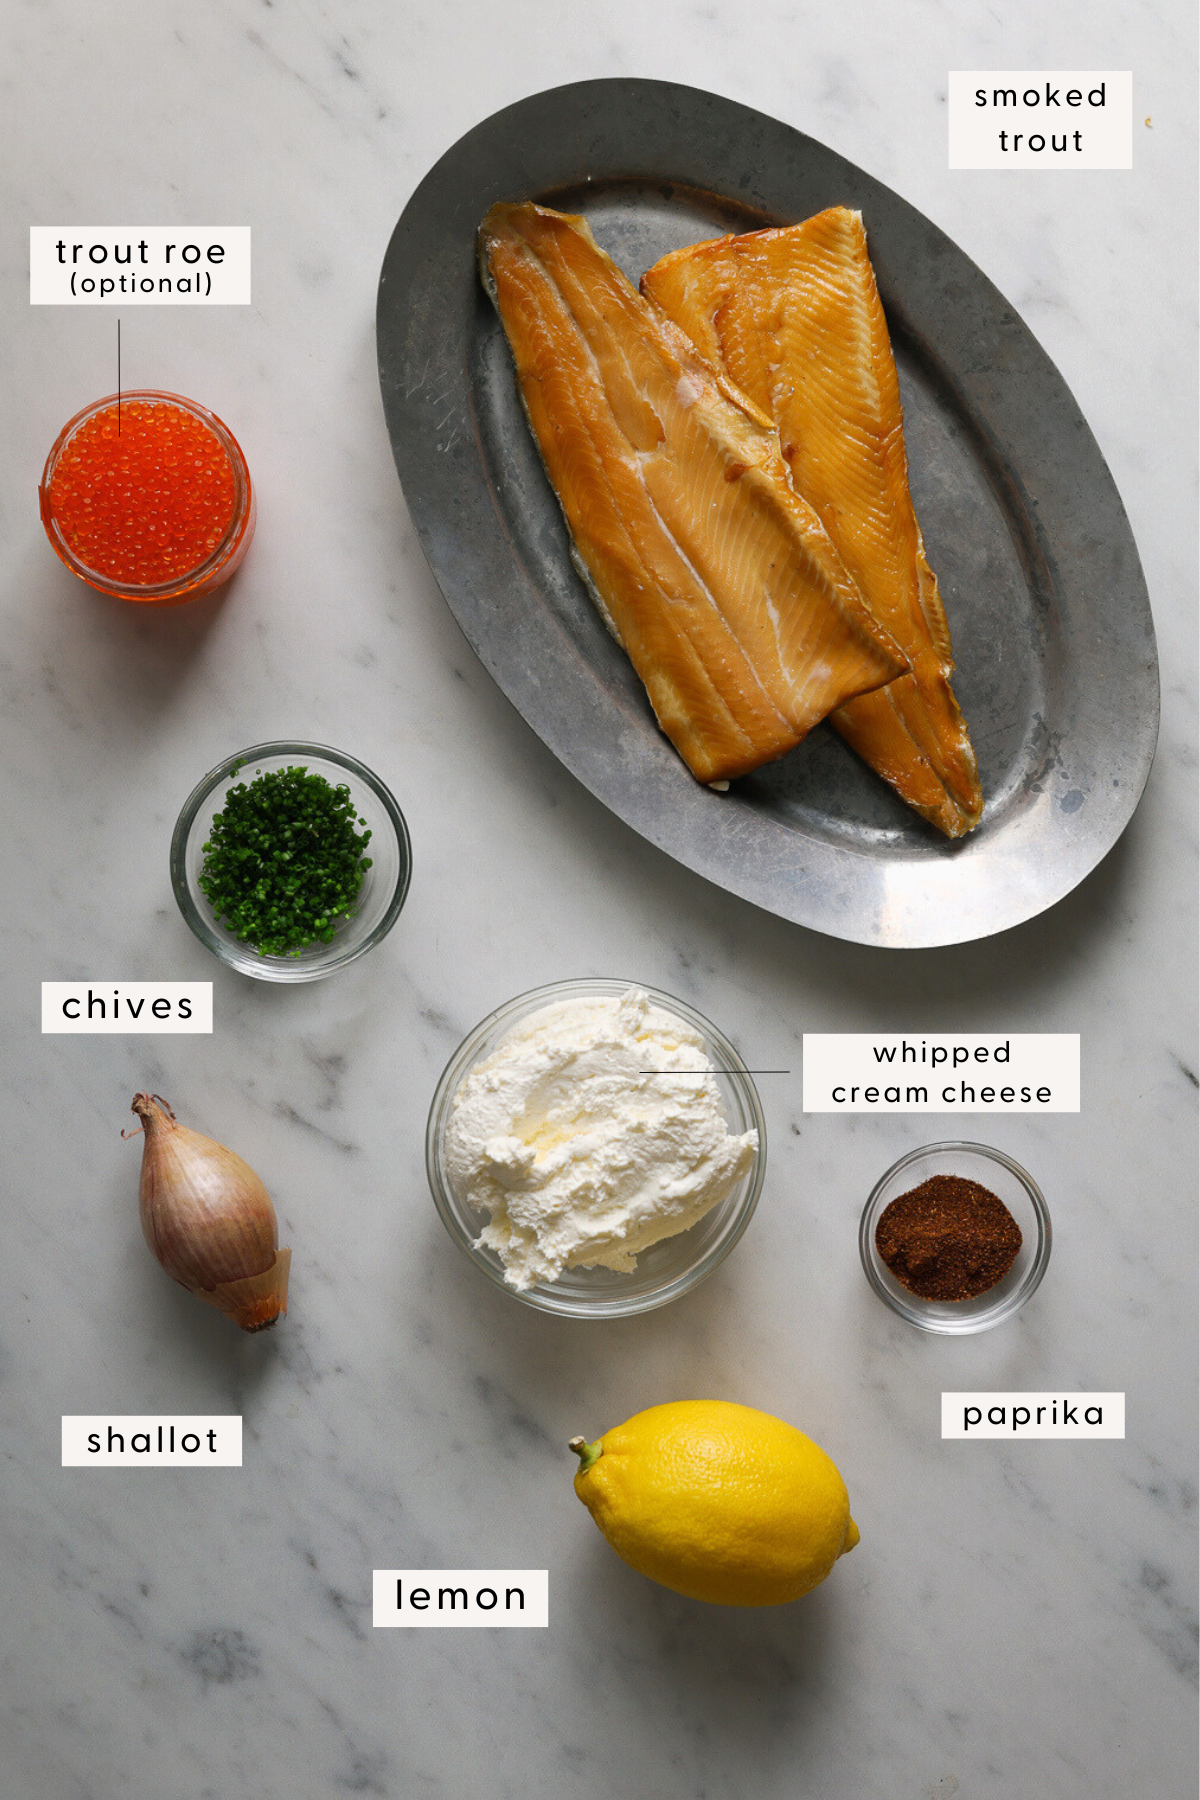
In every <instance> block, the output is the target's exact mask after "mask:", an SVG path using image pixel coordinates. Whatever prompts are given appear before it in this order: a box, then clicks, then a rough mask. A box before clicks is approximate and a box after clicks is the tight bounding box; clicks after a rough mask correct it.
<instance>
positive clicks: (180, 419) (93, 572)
mask: <svg viewBox="0 0 1200 1800" xmlns="http://www.w3.org/2000/svg"><path fill="white" fill-rule="evenodd" d="M38 493H39V497H40V499H41V506H42V522H43V524H44V525H45V527H46V535H47V536H48V537H49V539H50V542H51V543H52V544H53V546H54V548H55V550H56V551H57V552H58V555H59V556H60V557H61V558H62V560H63V562H64V563H66V565H67V567H68V569H70V570H71V572H72V574H73V575H78V576H79V578H80V580H81V581H86V582H87V583H88V584H89V586H91V587H94V588H98V589H99V591H100V592H101V593H102V594H114V595H116V596H117V597H118V598H119V599H122V600H139V601H144V602H149V603H151V604H153V605H158V606H174V605H177V604H178V603H179V602H180V601H183V600H195V599H197V598H198V597H199V596H200V595H201V594H210V593H211V592H212V590H213V589H214V588H217V587H220V585H221V583H222V582H223V581H228V579H229V577H230V576H231V575H232V574H233V572H234V570H235V569H236V568H237V567H238V564H239V563H240V562H241V560H242V558H243V556H245V554H246V551H247V549H248V548H249V544H250V539H251V538H252V537H253V535H254V512H255V507H254V491H253V489H252V488H251V485H250V471H249V469H248V468H247V467H246V459H245V457H244V456H243V455H242V452H241V449H240V447H239V445H238V442H237V439H236V438H235V437H234V435H233V433H232V432H231V431H230V430H229V429H228V427H227V426H225V425H223V424H222V423H221V421H220V419H218V418H217V416H216V414H215V413H211V412H209V411H208V409H207V407H204V406H198V405H197V404H196V402H195V401H194V400H185V399H184V398H183V397H182V395H180V394H163V393H159V392H157V391H155V390H153V389H148V388H147V389H142V390H139V391H135V392H132V393H127V394H122V395H120V397H119V399H118V396H117V395H116V394H110V395H109V396H108V397H107V399H104V400H97V401H95V403H94V404H93V405H91V406H85V407H84V409H83V411H82V412H79V413H76V415H75V417H74V418H73V419H71V420H69V421H68V423H67V424H66V425H64V426H63V428H62V430H61V432H60V433H59V435H58V441H57V442H56V443H55V445H54V448H53V449H52V450H51V452H50V455H49V456H48V457H47V459H46V468H45V471H44V473H43V475H42V484H41V487H40V488H39V490H38Z"/></svg>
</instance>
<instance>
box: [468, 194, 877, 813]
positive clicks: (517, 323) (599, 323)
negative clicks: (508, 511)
mask: <svg viewBox="0 0 1200 1800" xmlns="http://www.w3.org/2000/svg"><path fill="white" fill-rule="evenodd" d="M479 259H480V270H481V274H482V278H483V282H484V286H485V288H486V289H487V292H488V294H489V295H490V296H491V298H492V300H493V302H494V304H495V306H496V309H497V312H498V313H499V315H500V320H501V323H502V325H503V327H504V331H505V334H506V336H507V338H508V342H509V347H510V349H511V351H512V354H513V359H514V362H515V364H516V373H517V381H518V386H519V390H520V394H521V399H522V402H523V405H524V408H525V412H526V415H527V417H528V419H529V423H530V426H531V428H532V430H533V433H534V436H535V438H536V440H537V444H538V448H539V450H540V452H541V456H542V461H543V463H544V464H545V467H546V471H547V474H548V476H549V478H550V481H551V483H552V485H553V487H554V490H555V493H556V494H557V496H558V499H559V502H560V504H561V506H562V509H563V513H564V515H565V517H566V521H567V525H568V527H569V530H570V533H571V538H572V556H573V559H574V561H575V563H576V566H577V567H578V569H579V570H580V573H581V574H582V576H583V577H584V580H585V583H586V584H587V586H588V588H589V591H590V592H591V594H592V597H593V599H594V600H595V601H596V604H597V605H598V607H599V608H600V610H601V613H602V614H603V616H604V618H605V621H606V623H607V624H608V626H609V628H610V630H612V632H613V633H614V635H615V636H616V637H617V638H618V640H619V641H620V643H621V644H622V645H623V647H624V649H625V651H626V653H627V654H628V656H629V657H630V660H631V661H632V663H633V665H634V667H635V669H636V670H637V672H638V675H639V676H640V677H641V679H642V682H643V683H644V685H645V687H646V691H647V693H648V695H649V697H650V702H651V705H652V706H653V708H654V712H655V715H656V717H657V719H658V722H659V724H660V725H661V727H662V729H663V731H664V732H665V733H666V735H667V736H668V737H669V738H670V740H671V742H672V743H673V744H674V745H675V747H676V749H677V750H678V751H679V753H680V755H681V756H682V757H683V759H684V761H685V762H686V763H687V765H688V767H689V768H690V769H691V771H692V773H693V774H694V775H695V776H696V777H697V779H698V780H700V781H704V782H714V781H727V780H729V779H730V778H732V777H734V776H738V775H743V774H746V773H748V772H749V771H750V770H752V769H755V768H758V767H759V766H760V765H761V764H763V763H765V762H769V761H772V760H774V759H775V758H776V757H779V756H782V755H783V754H784V753H785V752H786V751H788V750H790V749H791V748H792V747H793V746H794V745H795V744H797V743H799V742H800V740H801V739H802V738H803V737H804V736H805V735H806V734H807V733H808V732H809V731H810V730H811V728H812V727H813V726H814V725H815V724H816V723H817V722H818V720H820V719H822V718H824V717H825V716H826V715H827V714H828V713H829V712H831V711H832V710H833V709H834V708H835V707H838V706H840V705H842V704H843V703H844V702H845V701H846V700H848V699H850V698H852V697H853V696H854V695H856V694H861V693H865V692H867V691H869V690H871V689H873V688H877V687H879V686H881V685H882V684H883V683H885V682H887V681H890V680H892V679H894V677H895V676H896V675H898V674H900V673H902V672H903V671H904V670H905V669H906V668H907V666H908V662H907V658H906V657H905V656H904V655H903V654H902V653H901V652H900V651H899V650H898V648H897V646H896V643H895V641H894V639H893V637H892V636H891V634H890V633H889V632H888V631H887V630H886V629H885V628H884V627H882V626H880V625H879V624H878V622H877V621H876V620H875V618H874V617H873V615H872V614H871V612H870V610H869V609H868V607H867V606H866V604H865V603H864V601H863V599H862V596H861V594H860V593H859V591H858V589H857V587H856V585H855V583H854V581H853V580H852V579H851V577H850V576H849V574H848V573H847V571H846V568H845V565H844V563H843V561H842V558H841V557H840V556H839V554H838V552H837V551H836V549H835V548H834V546H833V544H832V542H831V540H830V537H829V534H828V533H827V531H826V530H825V528H824V526H823V525H822V524H821V522H820V520H819V519H818V518H817V516H816V514H815V512H814V511H813V509H812V508H811V506H809V504H808V503H807V502H806V501H805V500H803V499H802V498H801V497H800V496H799V495H798V494H797V493H796V491H795V489H794V487H793V486H792V483H791V481H790V480H789V478H788V473H787V469H786V465H785V464H784V461H783V458H782V455H781V452H780V446H779V439H778V434H777V433H776V431H775V429H774V426H773V425H772V423H771V421H770V419H769V418H768V417H766V416H765V415H764V414H763V413H762V412H761V411H760V409H759V408H758V407H757V406H756V405H755V404H753V403H752V402H751V401H750V400H748V399H747V398H746V396H745V395H744V394H742V393H740V392H739V391H738V390H737V388H736V387H735V386H734V385H733V384H732V383H731V382H730V381H729V379H728V378H727V377H726V376H725V375H723V374H721V373H720V372H719V371H714V370H712V369H710V368H708V367H707V366H706V365H705V363H704V362H703V361H702V359H701V358H700V357H699V356H698V355H697V353H696V350H695V348H694V346H693V345H692V344H691V343H690V341H689V340H688V339H687V337H686V336H685V335H684V334H683V333H682V332H681V331H680V330H679V329H678V328H677V327H676V326H675V325H673V324H672V323H671V322H670V320H668V319H667V318H665V316H664V315H663V314H662V313H661V312H660V311H659V310H658V309H657V307H655V306H653V305H651V304H650V303H649V302H648V301H647V300H645V299H644V298H643V297H642V296H641V295H639V293H638V292H637V290H636V288H634V287H633V285H632V284H631V283H630V282H629V281H628V280H627V279H626V277H625V276H624V275H623V274H622V272H621V271H620V269H618V268H617V266H616V264H615V263H614V262H613V261H612V259H611V258H610V257H609V256H607V255H606V254H605V252H604V251H603V250H601V249H600V247H599V246H598V245H597V243H596V242H595V239H594V238H593V236H592V233H591V230H590V229H589V227H588V225H587V223H586V221H585V220H584V219H582V218H579V217H576V216H572V215H568V214H564V213H558V212H555V211H553V210H552V209H550V208H548V207H542V206H536V205H534V204H532V203H530V202H526V203H522V204H518V205H508V204H500V205H497V206H494V207H493V208H492V209H491V211H490V212H489V213H488V215H487V217H486V218H485V219H484V221H483V224H482V226H481V227H480V233H479Z"/></svg>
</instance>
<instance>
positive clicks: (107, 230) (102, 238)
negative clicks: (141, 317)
mask: <svg viewBox="0 0 1200 1800" xmlns="http://www.w3.org/2000/svg"><path fill="white" fill-rule="evenodd" d="M60 240H61V241H62V243H63V245H64V252H63V254H64V256H65V258H66V260H65V261H63V262H60V261H59V254H58V245H59V242H60ZM142 243H144V244H145V246H146V261H145V262H144V263H143V262H142V261H141V258H140V251H139V248H138V247H139V245H140V244H142ZM76 244H80V245H82V246H83V248H82V249H81V250H80V252H79V259H78V261H77V262H75V263H72V262H71V260H70V259H71V256H72V252H73V246H74V245H76ZM216 244H220V246H221V248H222V249H223V250H224V252H225V254H224V257H223V258H222V260H221V261H220V262H219V263H211V262H209V260H208V254H207V252H208V250H209V248H210V246H213V245H216ZM92 245H96V246H98V247H99V246H103V248H104V249H105V250H106V251H107V253H108V254H107V260H106V261H104V262H102V263H97V262H92V261H91V260H90V259H89V256H88V251H89V249H90V248H91V246H92ZM168 245H174V248H173V249H172V251H171V254H170V261H168V260H167V246H168ZM192 245H195V246H196V247H197V248H198V249H199V251H200V257H199V260H198V261H197V262H184V261H183V251H184V247H185V246H188V247H189V248H190V246H192ZM114 247H119V248H120V250H121V252H122V254H124V252H125V250H126V248H127V247H130V249H131V255H132V258H133V260H132V261H131V262H128V263H124V262H122V263H117V262H114V260H113V251H114ZM72 275H74V276H75V277H76V281H75V289H74V292H72V287H71V277H72ZM184 275H186V276H187V277H188V278H189V285H190V287H191V292H185V293H182V294H181V293H179V292H177V289H176V284H177V281H178V278H179V277H180V276H184ZM196 275H200V276H202V277H204V276H209V277H211V281H209V282H205V281H203V280H202V281H201V283H200V289H199V291H197V287H196V283H195V281H194V280H192V279H191V278H192V277H194V276H196ZM122 276H124V277H125V278H126V291H125V292H124V293H122V292H121V282H120V277H122ZM84 277H86V278H87V279H88V280H91V281H94V282H95V284H96V285H95V287H94V288H93V290H92V291H91V292H90V293H88V292H85V291H84V289H83V287H82V285H81V282H82V278H84ZM135 277H136V281H137V283H141V282H142V281H152V282H153V284H154V285H153V289H152V290H151V291H149V292H147V291H146V290H145V289H143V288H141V287H140V286H137V287H135V290H134V291H133V292H130V291H129V288H130V283H131V281H132V280H133V278H135ZM106 278H107V279H108V280H109V281H111V282H112V283H113V286H112V288H111V289H110V290H109V291H108V292H107V293H102V292H101V286H100V284H101V282H102V281H103V280H104V279H106ZM160 278H169V279H170V283H171V286H170V289H169V291H167V292H165V293H164V292H160V290H159V280H160ZM29 304H30V305H31V306H120V307H122V308H124V307H127V306H249V305H250V227H249V225H31V226H30V227H29Z"/></svg>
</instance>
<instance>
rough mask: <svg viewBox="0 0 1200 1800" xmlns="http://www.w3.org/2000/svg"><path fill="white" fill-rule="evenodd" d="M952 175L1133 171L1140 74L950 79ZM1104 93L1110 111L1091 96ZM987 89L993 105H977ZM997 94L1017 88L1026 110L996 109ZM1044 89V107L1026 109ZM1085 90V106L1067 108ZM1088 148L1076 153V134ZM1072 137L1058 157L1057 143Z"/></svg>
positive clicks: (1017, 72)
mask: <svg viewBox="0 0 1200 1800" xmlns="http://www.w3.org/2000/svg"><path fill="white" fill-rule="evenodd" d="M947 83H948V85H947V96H948V101H949V105H948V108H947V110H948V113H949V120H950V153H949V154H950V161H949V166H950V168H952V169H1021V170H1029V169H1058V170H1063V169H1068V170H1069V169H1132V167H1133V75H1132V73H1131V71H1130V70H1128V69H1091V70H1087V69H1085V70H1079V69H1076V70H1074V71H1067V72H1066V73H1063V72H1062V71H1060V70H1058V69H954V70H952V71H951V72H950V74H949V76H948V77H947ZM1047 85H1049V87H1050V88H1051V90H1055V89H1057V90H1058V96H1059V103H1058V105H1057V106H1047V105H1046V104H1045V98H1046V88H1047ZM1101 86H1103V88H1104V105H1103V106H1102V107H1101V106H1089V105H1088V99H1087V97H1088V95H1089V94H1090V93H1092V92H1094V91H1095V90H1096V89H1098V88H1100V87H1101ZM977 88H982V89H983V90H984V91H985V93H986V95H987V99H988V104H987V105H986V106H977V105H976V103H975V92H976V89H977ZM997 88H1015V90H1016V93H1017V98H1018V102H1019V104H1018V105H1016V106H993V105H992V104H991V100H992V95H993V92H994V91H995V90H996V89H997ZM1035 88H1036V89H1037V91H1038V93H1039V95H1040V97H1041V102H1042V103H1041V104H1040V105H1038V106H1025V105H1024V104H1023V103H1020V97H1021V95H1022V94H1024V93H1025V92H1026V91H1027V90H1033V89H1035ZM1072 88H1077V89H1078V90H1079V92H1080V93H1081V95H1082V96H1083V101H1082V104H1081V105H1079V106H1067V105H1066V104H1065V96H1066V95H1067V94H1068V93H1069V92H1070V91H1071V89H1072ZM1002 131H1006V132H1008V134H1009V137H1008V143H1009V148H1008V149H1007V150H1002V149H1001V147H1000V133H1001V132H1002ZM1076 131H1078V132H1079V133H1080V142H1081V147H1080V148H1079V149H1078V150H1077V149H1076V148H1075V137H1074V134H1075V132H1076ZM1014 132H1020V133H1021V143H1020V146H1019V148H1018V149H1016V150H1014V149H1013V148H1012V138H1013V133H1014ZM1035 133H1037V134H1040V135H1041V136H1042V137H1043V138H1044V139H1045V147H1044V148H1043V149H1041V150H1031V149H1029V147H1028V146H1029V138H1030V137H1031V136H1033V135H1034V134H1035ZM1064 133H1065V134H1066V136H1067V140H1068V142H1067V148H1066V149H1065V150H1054V149H1053V148H1052V147H1051V139H1052V137H1053V136H1055V135H1057V137H1058V138H1059V140H1060V142H1061V140H1062V137H1063V134H1064Z"/></svg>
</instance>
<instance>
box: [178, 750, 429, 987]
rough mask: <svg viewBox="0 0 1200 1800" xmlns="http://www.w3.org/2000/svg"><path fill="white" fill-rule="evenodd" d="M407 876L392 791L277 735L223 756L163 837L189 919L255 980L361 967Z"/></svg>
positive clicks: (340, 757) (311, 977)
mask: <svg viewBox="0 0 1200 1800" xmlns="http://www.w3.org/2000/svg"><path fill="white" fill-rule="evenodd" d="M218 820H220V821H221V822H220V823H218ZM360 827H361V830H360V829H359V828H360ZM364 834H367V835H364ZM364 851H365V856H364V855H363V852H364ZM411 874H412V849H411V846H410V843H409V836H408V827H407V825H406V824H405V822H404V814H403V813H402V812H401V811H400V808H399V807H398V806H397V804H396V801H395V799H394V798H393V797H392V794H391V793H390V792H389V790H388V789H387V788H386V787H385V786H384V784H383V782H382V781H380V779H379V777H378V776H377V775H375V774H373V773H372V771H371V770H370V769H368V768H367V767H366V765H365V763H360V762H358V761H357V760H356V759H355V758H354V757H353V756H347V755H346V754H345V753H344V751H341V750H332V749H330V748H329V746H328V745H326V744H305V743H299V742H295V741H292V740H287V739H284V740H277V741H275V742H273V743H269V744H254V745H252V746H251V748H250V749H249V750H241V751H239V752H238V754H237V755H236V756H230V757H227V758H226V759H225V761H224V762H223V763H220V764H218V766H217V767H216V768H215V769H210V770H209V772H208V774H207V775H206V776H205V777H204V779H203V781H202V782H200V784H199V786H198V787H196V788H195V789H194V790H193V792H192V793H191V794H190V795H189V796H188V799H187V801H186V803H185V805H184V808H183V811H182V812H181V813H180V815H179V818H178V820H177V822H176V825H175V831H174V834H173V836H172V838H171V886H172V887H173V889H174V890H175V899H176V902H177V903H178V906H179V910H180V912H181V913H182V914H183V916H184V919H185V920H186V921H187V924H188V925H189V926H190V927H191V929H192V931H193V932H194V933H195V935H196V936H197V937H198V938H199V939H200V942H201V943H202V944H203V945H204V946H205V948H206V949H208V950H211V951H212V953H213V955H214V956H218V957H220V959H221V961H222V962H223V963H226V964H228V966H229V967H230V968H231V969H237V970H238V971H239V973H241V974H243V975H251V976H253V977H254V978H255V980H257V981H282V982H298V981H321V980H323V979H324V978H325V977H326V976H327V975H333V974H336V972H337V971H338V970H339V969H344V968H346V967H347V965H348V964H349V963H352V962H357V961H358V959H359V957H360V956H365V955H366V954H367V952H368V950H372V949H374V947H375V945H376V944H378V943H380V942H381V941H382V939H383V938H385V937H386V936H387V934H388V932H389V931H390V930H391V929H392V926H393V925H394V924H395V923H396V920H397V919H398V918H399V916H400V909H401V907H402V906H403V905H404V901H405V898H406V896H407V894H408V884H409V878H410V876H411ZM339 890H340V891H339ZM331 900H332V906H331V904H330V902H331ZM214 902H215V903H214ZM314 907H315V908H316V910H315V911H314ZM327 909H328V917H326V916H323V915H324V914H325V912H326V910H327Z"/></svg>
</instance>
